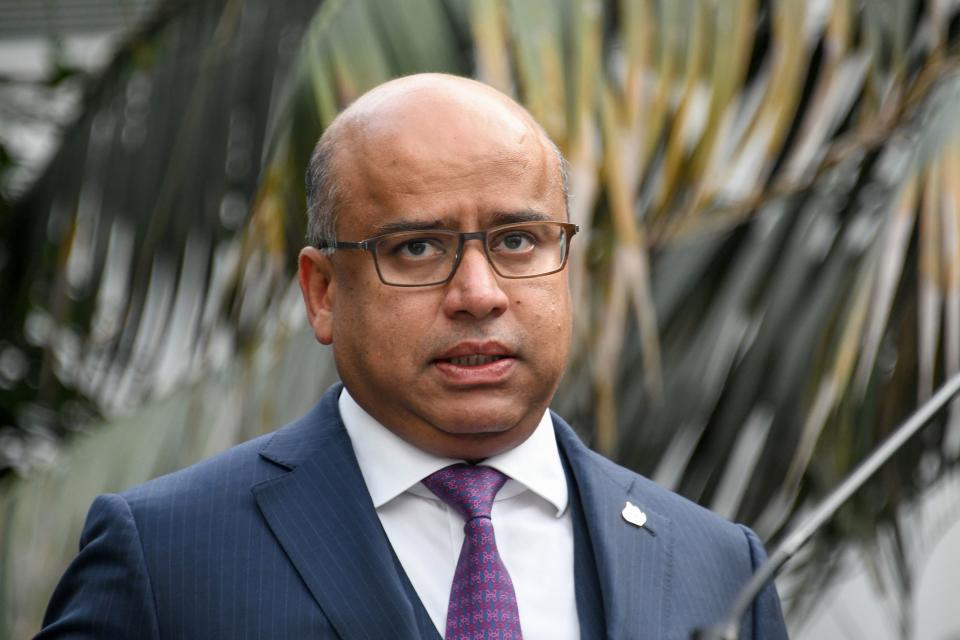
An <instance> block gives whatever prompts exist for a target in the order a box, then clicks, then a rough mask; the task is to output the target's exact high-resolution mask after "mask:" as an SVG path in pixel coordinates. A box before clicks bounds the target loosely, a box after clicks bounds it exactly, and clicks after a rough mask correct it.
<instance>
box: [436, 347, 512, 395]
mask: <svg viewBox="0 0 960 640" xmlns="http://www.w3.org/2000/svg"><path fill="white" fill-rule="evenodd" d="M516 363H517V357H516V355H515V354H514V352H513V351H511V350H510V349H509V348H507V347H506V346H504V345H503V344H501V343H499V342H494V341H484V342H473V341H470V342H460V343H458V344H456V345H455V346H453V347H452V348H450V349H447V350H446V351H444V352H442V353H440V354H439V355H438V356H437V357H436V358H434V360H433V362H432V364H433V365H434V367H435V370H436V371H437V372H439V374H440V375H441V377H442V378H443V379H444V380H445V381H446V383H448V384H450V385H453V386H457V387H472V386H483V385H494V384H500V383H503V382H505V381H506V380H507V379H508V378H509V376H510V374H511V373H512V372H513V370H514V368H515V365H516Z"/></svg>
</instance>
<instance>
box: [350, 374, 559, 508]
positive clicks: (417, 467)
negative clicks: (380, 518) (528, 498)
mask: <svg viewBox="0 0 960 640" xmlns="http://www.w3.org/2000/svg"><path fill="white" fill-rule="evenodd" d="M339 408H340V417H341V419H342V420H343V425H344V426H345V427H346V429H347V434H348V435H349V436H350V442H351V443H352V444H353V451H354V454H355V455H356V457H357V464H358V465H359V466H360V473H361V474H362V475H363V479H364V482H366V484H367V490H368V491H369V492H370V497H371V498H372V499H373V506H374V507H376V508H377V509H379V508H380V507H381V506H383V505H384V504H386V503H387V502H389V501H390V500H393V499H394V498H396V497H397V496H398V495H400V494H401V493H403V492H405V491H408V490H409V491H411V492H413V493H416V494H418V495H421V496H424V497H427V498H431V499H437V498H436V496H434V495H433V493H431V492H430V490H429V489H427V488H426V487H424V486H423V485H422V484H420V481H421V480H422V479H423V478H425V477H427V476H428V475H430V474H431V473H433V472H435V471H439V470H440V469H443V468H444V467H447V466H450V465H451V464H456V463H458V462H463V460H455V459H453V458H443V457H440V456H435V455H433V454H430V453H427V452H426V451H422V450H420V449H418V448H417V447H415V446H413V445H412V444H410V443H409V442H407V441H406V440H404V439H402V438H401V437H399V436H398V435H396V434H395V433H393V432H392V431H390V430H389V429H387V428H386V427H385V426H383V425H382V424H380V423H379V422H377V420H376V419H375V418H374V417H373V416H371V415H370V414H369V413H367V412H366V411H364V410H363V408H362V407H360V405H358V404H357V402H356V401H355V400H354V399H353V397H352V396H351V395H350V393H349V392H348V391H347V389H346V387H344V388H343V391H341V392H340V400H339ZM482 464H484V465H486V466H489V467H493V468H494V469H496V470H498V471H500V472H501V473H503V474H505V475H506V476H507V477H509V478H510V481H508V482H507V484H506V485H504V487H503V489H501V490H500V492H499V493H498V494H497V499H498V500H501V499H506V498H510V497H513V496H515V495H517V494H519V493H522V492H523V491H526V490H530V491H532V492H533V493H535V494H537V495H538V496H540V497H541V498H543V499H544V500H546V501H547V502H549V503H550V504H551V505H553V507H554V508H555V509H556V510H557V517H560V516H561V515H563V512H564V511H565V510H566V508H567V502H568V492H567V479H566V475H565V474H564V471H563V464H562V463H561V462H560V452H559V450H558V449H557V439H556V435H555V434H554V431H553V420H552V419H551V418H550V412H549V411H546V412H544V414H543V417H542V418H541V419H540V423H539V424H538V425H537V427H536V429H534V431H533V433H532V434H531V435H530V437H529V438H527V439H526V440H524V441H523V442H521V443H520V444H519V445H517V446H516V447H514V448H513V449H510V450H509V451H505V452H503V453H500V454H498V455H495V456H492V457H490V458H487V459H486V460H484V461H483V463H482Z"/></svg>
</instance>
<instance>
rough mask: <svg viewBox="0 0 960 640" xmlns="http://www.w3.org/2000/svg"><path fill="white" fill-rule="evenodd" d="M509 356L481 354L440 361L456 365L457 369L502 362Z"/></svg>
mask: <svg viewBox="0 0 960 640" xmlns="http://www.w3.org/2000/svg"><path fill="white" fill-rule="evenodd" d="M507 357H509V356H485V355H481V354H474V355H470V356H457V357H455V358H446V359H444V360H441V361H442V362H449V363H450V364H454V365H457V366H458V367H478V366H480V365H484V364H489V363H491V362H496V361H497V360H503V359H504V358H507Z"/></svg>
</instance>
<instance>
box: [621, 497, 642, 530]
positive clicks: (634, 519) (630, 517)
mask: <svg viewBox="0 0 960 640" xmlns="http://www.w3.org/2000/svg"><path fill="white" fill-rule="evenodd" d="M620 515H622V516H623V519H624V520H626V521H627V522H629V523H630V524H632V525H634V526H635V527H642V526H643V525H645V524H646V523H647V514H645V513H644V512H643V511H641V510H640V507H638V506H637V505H635V504H633V503H632V502H630V501H627V504H625V505H624V507H623V511H621V512H620Z"/></svg>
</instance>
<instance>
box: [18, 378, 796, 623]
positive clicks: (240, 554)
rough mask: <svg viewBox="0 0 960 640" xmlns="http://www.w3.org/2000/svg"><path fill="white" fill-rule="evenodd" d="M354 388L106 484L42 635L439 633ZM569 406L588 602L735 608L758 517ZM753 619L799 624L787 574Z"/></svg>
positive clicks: (655, 616)
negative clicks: (608, 438) (648, 465)
mask: <svg viewBox="0 0 960 640" xmlns="http://www.w3.org/2000/svg"><path fill="white" fill-rule="evenodd" d="M339 392H340V385H336V386H334V387H333V388H331V389H330V390H329V391H328V392H327V393H326V395H325V396H324V397H323V399H322V400H321V402H320V403H319V404H318V405H317V406H316V407H315V408H314V409H313V410H311V411H310V412H309V413H308V414H307V415H305V416H303V417H302V418H300V419H299V420H297V421H295V422H293V423H291V424H289V425H287V426H286V427H283V428H282V429H280V430H278V431H276V432H274V433H272V434H268V435H265V436H263V437H260V438H257V439H255V440H251V441H249V442H247V443H244V444H241V445H239V446H237V447H234V448H232V449H230V450H228V451H226V452H224V453H222V454H220V455H217V456H216V457H214V458H211V459H209V460H206V461H204V462H201V463H199V464H196V465H194V466H192V467H189V468H187V469H184V470H182V471H179V472H177V473H174V474H171V475H168V476H164V477H162V478H158V479H156V480H153V481H151V482H148V483H146V484H144V485H141V486H139V487H136V488H134V489H131V490H129V491H127V492H126V493H123V494H121V495H104V496H100V497H99V498H97V500H96V501H95V502H94V503H93V506H92V507H91V509H90V514H89V516H88V518H87V522H86V525H85V528H84V531H83V535H82V537H81V542H80V553H79V555H78V556H77V557H76V559H75V560H74V561H73V563H72V564H71V565H70V567H69V568H68V569H67V571H66V573H65V574H64V576H63V578H62V579H61V581H60V584H59V585H58V586H57V589H56V591H55V592H54V594H53V597H52V599H51V601H50V606H49V608H48V610H47V615H46V618H45V620H44V629H43V630H42V631H41V632H40V634H39V636H37V637H38V638H41V639H51V638H109V639H123V638H137V639H140V638H144V639H160V638H163V639H167V638H203V639H212V638H230V639H240V638H291V639H293V638H296V639H299V638H318V639H319V638H339V639H342V640H354V639H357V638H371V639H385V638H421V637H432V638H438V637H439V636H438V635H437V634H436V630H435V629H433V628H432V626H430V624H429V619H428V618H427V616H426V615H425V612H424V609H423V606H422V604H420V602H419V599H418V598H416V595H415V594H414V593H413V592H412V590H411V588H410V585H409V581H408V580H407V579H406V576H405V575H404V574H403V571H402V569H401V568H400V566H399V563H398V562H397V561H396V558H395V556H394V554H393V552H392V549H391V547H390V543H389V541H388V540H387V537H386V535H385V534H384V532H383V529H382V527H381V525H380V521H379V519H378V517H377V514H376V511H375V510H374V507H373V503H372V501H371V499H370V496H369V495H368V493H367V490H366V486H365V484H364V481H363V477H362V476H361V473H360V469H359V467H358V466H357V461H356V458H355V456H354V453H353V449H352V447H351V444H350V440H349V438H348V436H347V432H346V430H345V429H344V427H343V423H342V421H341V420H340V413H339V411H338V408H337V398H338V396H339ZM553 421H554V426H555V428H556V434H557V442H558V445H559V447H560V450H561V453H562V455H563V456H564V459H565V461H566V464H567V468H568V473H569V474H570V475H571V476H572V478H571V479H572V482H571V485H573V487H574V488H575V490H576V491H577V492H578V494H577V495H578V497H579V504H580V505H581V508H582V516H583V517H582V518H580V520H581V522H582V523H583V524H582V526H581V530H580V531H579V533H578V535H579V539H580V540H582V541H587V542H585V543H584V544H588V545H589V551H592V556H593V558H592V560H593V565H594V566H595V569H596V571H595V573H592V582H589V584H594V585H597V586H598V587H599V592H600V593H599V594H586V595H592V596H593V597H592V598H591V597H584V598H581V597H580V595H582V594H581V593H580V592H578V607H579V609H580V617H581V619H582V620H588V619H591V617H592V619H594V620H597V621H598V625H597V626H598V627H599V628H603V629H604V631H603V632H601V634H600V635H602V634H604V633H605V635H606V637H608V638H615V639H621V638H676V639H677V640H681V639H685V638H688V637H689V633H690V631H691V629H693V628H695V627H697V626H700V625H704V624H708V623H714V622H716V621H718V620H719V619H721V618H722V616H723V614H724V612H725V611H726V610H727V609H728V608H729V606H730V605H731V603H732V601H733V599H734V597H735V594H736V592H737V590H738V589H739V588H740V587H741V586H742V585H743V584H744V583H745V582H746V581H747V579H748V578H749V576H750V574H751V573H752V572H753V571H754V570H755V569H756V568H757V565H758V563H759V562H761V560H762V559H763V557H764V555H763V549H762V547H761V545H760V544H759V542H758V540H757V539H756V537H755V536H754V535H753V533H752V532H750V531H749V530H748V529H746V528H744V527H740V526H737V525H734V524H730V523H728V522H726V521H725V520H722V519H721V518H719V517H717V516H716V515H714V514H712V513H710V512H709V511H707V510H705V509H703V508H701V507H699V506H697V505H695V504H693V503H691V502H689V501H687V500H685V499H683V498H681V497H679V496H677V495H675V494H673V493H670V492H668V491H666V490H664V489H662V488H660V487H658V486H657V485H655V484H653V483H652V482H650V481H649V480H647V479H646V478H643V477H642V476H639V475H637V474H635V473H633V472H631V471H628V470H626V469H624V468H622V467H619V466H617V465H615V464H614V463H612V462H610V461H609V460H607V459H605V458H603V457H601V456H600V455H597V454H596V453H594V452H592V451H590V450H589V449H588V448H587V447H585V446H584V445H583V444H582V443H581V442H580V440H579V439H578V438H577V436H576V435H575V434H574V433H573V431H572V430H571V429H570V427H569V426H567V424H566V423H565V422H564V421H563V420H562V419H560V418H559V417H558V416H556V415H554V416H553ZM627 500H629V501H630V502H632V503H633V504H635V505H637V506H639V507H640V508H641V509H643V511H644V512H645V513H646V514H647V518H648V519H647V524H646V525H645V526H644V527H643V528H637V527H635V526H633V525H631V524H629V523H627V522H626V521H625V520H624V519H623V518H622V517H621V511H622V510H623V507H624V504H625V502H626V501H627ZM583 528H585V529H586V531H583V530H582V529H583ZM575 533H576V532H575ZM578 553H579V552H578ZM583 555H584V556H585V557H587V556H589V555H590V554H589V552H588V553H585V554H583ZM582 566H584V565H583V563H582V562H580V558H578V562H577V567H578V572H580V567H582ZM577 581H578V589H580V586H581V580H580V574H579V573H578V576H577ZM582 584H588V582H583V583H582ZM597 595H599V597H596V596H597ZM411 596H412V597H411ZM591 602H592V603H596V604H590V603H591ZM601 602H602V604H600V603H601ZM585 608H589V609H591V610H589V611H587V610H584V609H585ZM585 637H588V636H586V634H585ZM742 637H743V638H756V639H759V638H764V639H770V638H785V637H786V631H785V629H784V626H783V617H782V614H781V611H780V604H779V601H778V599H777V595H776V592H775V590H774V589H773V588H772V587H770V588H768V590H767V591H765V592H764V594H763V595H762V596H761V597H760V598H759V599H758V600H757V603H756V606H755V607H754V608H753V609H752V611H751V612H750V614H749V615H748V616H747V618H746V619H745V620H744V623H743V634H742Z"/></svg>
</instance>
